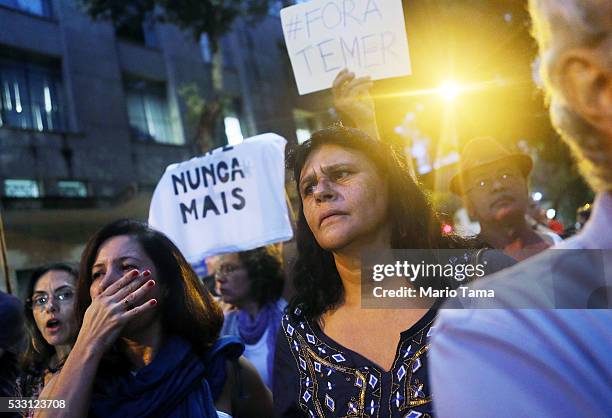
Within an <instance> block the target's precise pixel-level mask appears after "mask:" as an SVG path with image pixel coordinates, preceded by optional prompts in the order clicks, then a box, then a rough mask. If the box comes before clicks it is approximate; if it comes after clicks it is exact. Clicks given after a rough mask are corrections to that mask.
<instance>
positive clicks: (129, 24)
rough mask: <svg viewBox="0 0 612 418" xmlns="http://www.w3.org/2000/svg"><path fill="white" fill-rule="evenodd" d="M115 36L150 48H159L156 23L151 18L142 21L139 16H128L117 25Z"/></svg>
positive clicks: (147, 17) (146, 17)
mask: <svg viewBox="0 0 612 418" xmlns="http://www.w3.org/2000/svg"><path fill="white" fill-rule="evenodd" d="M115 34H116V35H117V37H119V38H122V39H126V40H128V41H131V42H136V43H138V44H142V45H144V46H147V47H149V48H159V41H158V39H157V32H156V31H155V21H154V20H153V18H152V17H151V16H145V18H144V19H142V18H141V17H140V16H139V15H127V16H125V17H123V18H122V20H120V21H119V22H117V23H116V24H115Z"/></svg>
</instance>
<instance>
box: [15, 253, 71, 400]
mask: <svg viewBox="0 0 612 418" xmlns="http://www.w3.org/2000/svg"><path fill="white" fill-rule="evenodd" d="M76 281H77V272H76V270H75V269H73V268H72V267H70V266H69V265H67V264H63V263H57V264H50V265H47V266H44V267H40V268H38V269H37V270H35V271H34V272H33V273H32V276H31V277H30V281H29V283H28V295H30V296H29V297H28V299H27V300H26V309H25V318H26V325H27V328H28V332H29V337H30V338H29V342H28V348H27V349H26V352H25V355H24V356H23V359H22V368H23V370H24V373H23V374H22V375H21V377H20V378H19V382H18V391H19V394H20V396H22V397H37V396H38V395H39V393H40V392H41V390H42V388H43V387H44V385H45V384H46V383H47V382H48V381H49V380H50V379H51V377H53V376H54V375H55V374H56V373H57V372H58V371H59V370H60V369H61V367H62V365H63V364H64V361H65V360H66V357H67V356H68V353H70V350H71V348H72V346H73V345H74V341H75V340H76V336H77V334H78V332H79V328H78V324H77V320H76V315H75V298H74V295H75V287H76Z"/></svg>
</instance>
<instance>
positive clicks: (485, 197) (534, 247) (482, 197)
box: [450, 137, 553, 260]
mask: <svg viewBox="0 0 612 418" xmlns="http://www.w3.org/2000/svg"><path fill="white" fill-rule="evenodd" d="M532 166H533V163H532V161H531V158H530V157H529V156H527V155H525V154H523V153H519V152H512V151H510V150H508V149H507V148H505V147H504V146H503V145H502V144H501V143H499V142H498V141H497V140H495V139H493V138H490V137H481V138H475V139H472V140H471V141H470V142H468V143H467V144H466V146H465V147H464V149H463V152H462V154H461V162H460V170H459V172H458V173H457V174H455V175H454V176H453V177H452V178H451V182H450V189H451V191H452V192H453V193H455V194H457V195H458V196H461V197H462V198H463V202H464V204H465V206H466V208H467V210H468V213H469V215H470V217H471V218H473V219H476V220H478V222H480V227H481V232H480V235H479V237H480V238H481V239H482V240H483V241H484V242H486V243H488V244H489V245H491V246H492V247H493V248H497V249H500V250H503V251H504V252H505V253H506V254H508V255H509V256H511V257H514V258H516V259H519V260H522V259H524V258H527V257H528V256H531V255H533V254H535V253H537V252H540V251H542V250H544V249H546V248H548V247H550V246H551V245H552V244H553V242H552V240H551V239H550V238H549V237H548V236H545V235H544V234H540V233H539V232H537V231H534V230H533V229H532V228H531V227H530V226H529V224H528V223H527V220H526V219H525V214H526V213H527V210H528V208H529V192H528V186H527V176H528V175H529V173H530V172H531V168H532Z"/></svg>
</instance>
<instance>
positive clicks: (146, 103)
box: [126, 80, 182, 144]
mask: <svg viewBox="0 0 612 418" xmlns="http://www.w3.org/2000/svg"><path fill="white" fill-rule="evenodd" d="M126 96H127V105H128V116H129V119H130V127H131V129H132V134H133V135H134V137H135V138H136V139H139V140H143V141H155V142H161V143H166V144H180V143H181V140H182V138H181V136H180V135H174V134H173V124H172V121H171V119H170V113H169V109H168V100H167V96H166V86H165V84H164V83H155V82H148V81H144V80H132V81H128V82H127V83H126Z"/></svg>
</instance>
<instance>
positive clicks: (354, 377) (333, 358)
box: [274, 126, 479, 417]
mask: <svg viewBox="0 0 612 418" xmlns="http://www.w3.org/2000/svg"><path fill="white" fill-rule="evenodd" d="M289 164H290V165H292V168H293V172H294V178H295V181H296V186H297V188H298V193H299V196H300V201H301V205H300V210H299V217H298V225H297V233H296V240H297V246H298V258H297V260H296V263H295V272H294V284H295V289H296V295H297V296H296V297H295V298H294V299H293V300H292V301H291V302H290V305H289V307H288V314H287V315H285V316H284V317H283V322H282V331H281V333H282V336H279V338H278V342H277V352H276V360H275V370H274V403H275V411H276V414H277V415H278V416H366V415H367V416H381V417H382V416H384V417H399V416H401V417H404V416H411V417H412V416H414V417H417V416H421V415H422V414H431V411H432V407H431V396H430V393H431V392H430V387H429V384H428V377H427V367H426V365H427V350H428V342H427V334H428V332H429V329H430V327H431V325H432V323H433V320H434V318H435V316H436V311H437V308H438V306H439V304H440V303H441V301H440V300H437V299H435V298H431V300H425V301H420V303H421V304H420V305H418V306H416V305H415V306H411V305H410V304H411V301H410V300H408V301H407V302H406V307H407V308H412V309H364V308H362V307H361V256H362V254H364V253H370V254H372V253H376V252H382V251H385V250H390V249H454V248H459V249H461V248H469V247H472V248H474V247H477V246H479V243H478V242H476V241H468V240H464V239H462V238H459V237H457V236H452V235H451V236H448V235H444V234H443V233H442V229H441V224H440V221H439V220H438V217H437V216H436V214H435V212H434V210H433V208H432V206H431V204H430V202H429V200H428V199H427V196H426V195H425V194H424V192H423V191H422V190H421V189H420V188H419V185H418V184H417V183H416V181H415V179H414V178H413V177H412V175H411V174H410V171H409V170H408V168H407V166H406V164H405V161H404V160H403V159H402V158H401V157H399V156H398V154H396V152H395V151H394V150H393V149H392V148H390V147H389V146H388V145H386V144H385V143H383V142H380V141H375V140H372V139H371V138H370V137H368V136H367V135H366V134H365V133H363V132H361V131H359V130H357V129H352V128H345V127H342V126H333V127H330V128H327V129H323V130H321V131H318V132H316V133H314V135H313V136H312V138H311V139H310V140H309V141H306V142H305V143H303V144H302V145H300V146H298V147H297V149H296V150H295V152H294V154H293V155H292V158H291V160H290V162H289ZM423 303H427V304H425V305H423Z"/></svg>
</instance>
